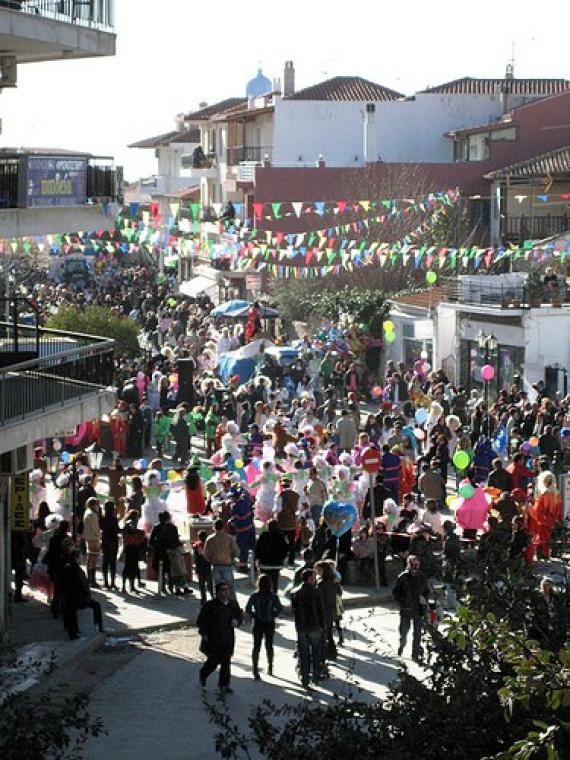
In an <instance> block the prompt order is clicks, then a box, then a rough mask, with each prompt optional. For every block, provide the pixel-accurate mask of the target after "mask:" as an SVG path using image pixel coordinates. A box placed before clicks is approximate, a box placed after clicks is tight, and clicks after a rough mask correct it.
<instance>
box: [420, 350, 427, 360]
mask: <svg viewBox="0 0 570 760" xmlns="http://www.w3.org/2000/svg"><path fill="white" fill-rule="evenodd" d="M427 358H428V352H427V351H422V352H421V354H420V359H423V360H424V361H425V360H426V359H427Z"/></svg>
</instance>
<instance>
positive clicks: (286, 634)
mask: <svg viewBox="0 0 570 760" xmlns="http://www.w3.org/2000/svg"><path fill="white" fill-rule="evenodd" d="M344 620H345V623H346V626H347V633H346V640H345V645H344V646H343V647H342V648H340V650H339V657H338V661H337V662H336V663H335V664H334V665H333V666H332V667H331V678H330V679H329V680H327V681H326V682H324V683H323V685H322V687H319V688H318V689H316V690H315V691H314V692H313V694H311V695H310V696H309V697H307V696H305V693H304V691H303V690H302V689H301V687H300V684H299V680H298V678H297V675H296V672H295V667H294V660H293V649H294V626H293V623H292V621H291V620H290V619H286V620H284V621H283V622H281V623H279V624H278V628H277V631H276V637H275V644H276V652H275V675H274V677H272V678H268V677H266V676H265V675H264V674H263V673H262V679H263V680H262V681H260V682H256V681H254V680H253V678H252V675H251V668H250V654H251V643H252V639H251V634H250V633H249V624H245V625H244V627H243V628H242V629H241V630H239V631H238V634H237V647H236V655H235V657H234V663H233V668H232V674H233V677H232V686H233V688H234V690H235V693H234V694H233V695H231V696H228V698H227V704H228V707H229V710H230V713H231V715H232V717H233V718H235V719H236V720H237V721H238V723H239V724H240V725H241V726H242V727H243V726H245V720H246V717H247V715H248V713H249V710H250V708H251V707H252V706H253V705H258V704H260V702H261V701H262V700H263V699H271V700H273V701H274V702H276V703H278V704H282V703H284V702H291V701H294V700H298V699H307V698H309V699H312V700H315V701H322V700H326V699H330V698H331V696H332V694H333V693H339V694H347V693H348V692H353V693H355V692H358V693H359V695H360V697H361V698H363V699H366V700H369V699H370V700H373V699H376V698H377V697H380V696H382V694H383V693H384V691H385V686H386V684H388V683H389V682H390V681H391V680H392V679H393V678H394V677H395V676H396V674H397V668H398V659H397V658H396V657H395V656H394V655H395V648H396V646H397V635H396V630H397V624H398V615H397V613H396V612H395V610H394V608H390V607H385V608H383V607H377V608H375V609H370V610H358V611H354V612H349V613H345V618H344ZM110 644H111V645H112V644H113V640H111V641H110ZM198 644H199V639H198V636H197V634H196V631H195V629H189V630H180V631H170V632H163V633H155V634H151V635H149V636H147V637H144V638H143V642H142V643H140V644H135V645H134V646H137V647H139V648H140V654H138V656H136V657H135V658H134V659H132V660H131V661H130V662H129V663H128V664H127V665H125V666H124V667H122V668H120V669H119V670H117V671H116V672H115V673H114V674H113V675H112V676H111V677H109V678H108V679H106V680H103V681H102V682H101V683H99V684H98V685H97V686H96V688H95V689H94V691H93V692H92V695H91V703H90V704H91V707H90V710H91V714H92V717H101V718H102V719H103V721H104V723H105V728H106V730H107V731H108V736H105V737H101V738H98V739H93V740H91V741H90V742H89V743H88V745H87V748H86V752H85V758H86V760H99V759H100V758H103V757H105V758H109V760H114V759H115V758H117V759H118V758H137V760H145V759H146V758H149V760H150V759H151V758H153V759H154V758H156V757H157V756H161V755H164V754H165V753H167V754H168V757H169V758H172V759H176V760H177V759H178V758H180V760H182V759H183V758H190V757H192V758H209V757H212V758H214V757H216V753H215V750H214V735H215V729H214V727H212V726H211V725H210V724H209V722H208V719H207V716H206V712H205V708H204V706H203V704H202V693H201V690H200V689H199V687H198V669H199V667H200V663H201V662H202V659H203V658H202V655H201V654H200V653H199V652H198ZM108 646H109V644H108ZM119 646H120V643H119ZM406 662H408V664H409V665H411V667H414V668H415V667H416V666H415V665H414V664H413V663H412V662H411V661H408V660H406ZM261 664H262V667H263V669H265V668H264V665H265V659H264V653H263V652H262V655H261ZM216 687H217V677H216V675H215V674H214V675H212V676H211V677H210V679H209V681H208V688H207V690H206V694H205V696H206V698H207V699H209V700H214V699H215V698H216Z"/></svg>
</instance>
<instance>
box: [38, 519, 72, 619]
mask: <svg viewBox="0 0 570 760" xmlns="http://www.w3.org/2000/svg"><path fill="white" fill-rule="evenodd" d="M68 531H69V523H68V522H67V521H66V520H62V521H61V522H60V524H59V525H58V527H57V528H56V530H55V531H54V533H53V535H52V537H51V538H50V540H49V544H48V550H47V553H46V555H45V558H44V562H45V564H46V566H47V573H48V577H49V579H50V581H51V582H52V583H53V596H52V600H51V613H52V615H53V616H54V618H57V617H59V615H60V613H61V608H62V600H63V594H62V587H61V583H62V576H63V568H64V567H65V565H66V563H67V559H68V556H67V555H68V553H69V551H70V549H71V539H70V537H69V534H68Z"/></svg>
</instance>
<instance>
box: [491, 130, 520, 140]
mask: <svg viewBox="0 0 570 760" xmlns="http://www.w3.org/2000/svg"><path fill="white" fill-rule="evenodd" d="M516 139H517V128H516V127H509V128H508V129H495V130H494V131H493V132H491V140H493V141H494V142H498V141H499V140H504V141H508V142H514V141H515V140H516Z"/></svg>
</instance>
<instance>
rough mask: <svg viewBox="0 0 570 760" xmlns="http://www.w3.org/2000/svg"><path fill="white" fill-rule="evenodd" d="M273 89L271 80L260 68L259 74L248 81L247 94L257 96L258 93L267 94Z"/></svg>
mask: <svg viewBox="0 0 570 760" xmlns="http://www.w3.org/2000/svg"><path fill="white" fill-rule="evenodd" d="M272 90H273V85H272V84H271V80H270V79H268V78H267V77H266V76H263V72H262V71H261V69H258V70H257V76H256V77H254V78H253V79H250V80H249V82H248V83H247V88H246V90H245V94H246V96H247V97H248V98H256V97H257V96H258V95H267V93H269V92H272Z"/></svg>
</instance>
